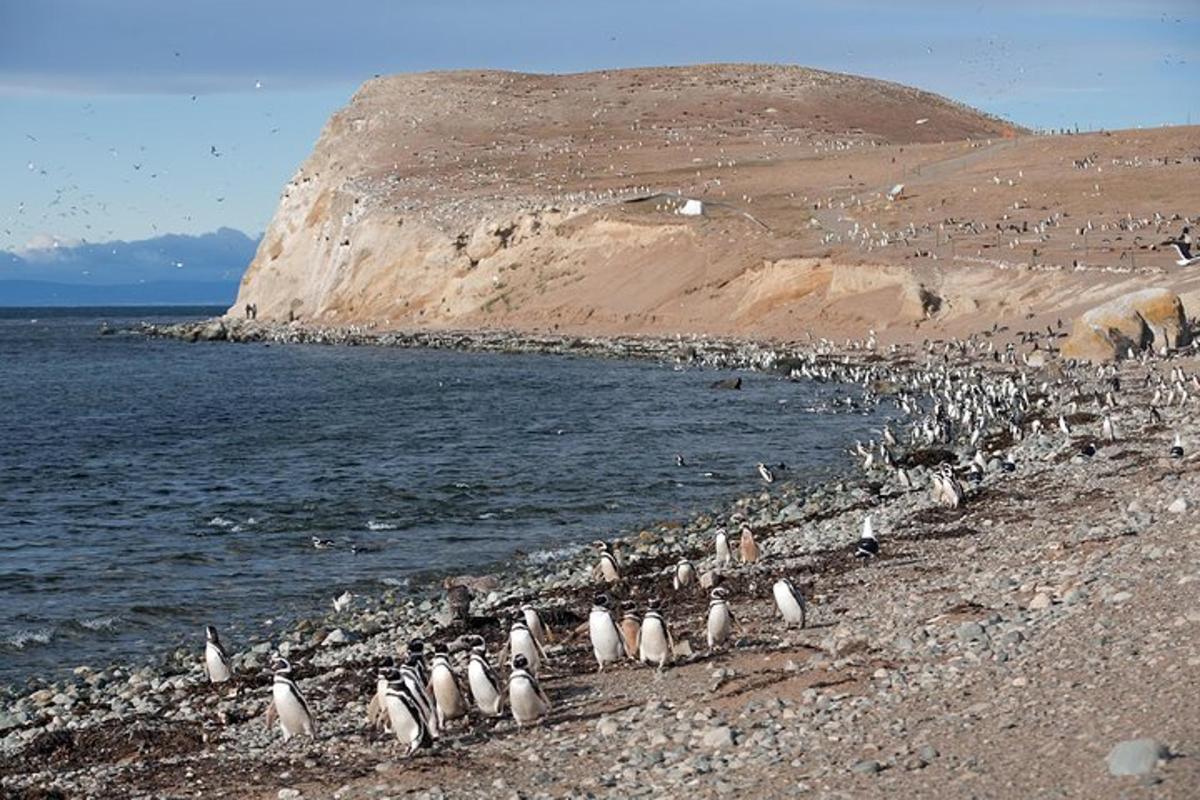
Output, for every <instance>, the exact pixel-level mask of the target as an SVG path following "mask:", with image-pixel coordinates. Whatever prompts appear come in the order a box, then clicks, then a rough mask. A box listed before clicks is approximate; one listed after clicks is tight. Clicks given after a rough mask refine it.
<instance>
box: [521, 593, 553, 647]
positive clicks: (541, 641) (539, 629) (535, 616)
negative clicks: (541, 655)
mask: <svg viewBox="0 0 1200 800" xmlns="http://www.w3.org/2000/svg"><path fill="white" fill-rule="evenodd" d="M521 615H522V616H524V617H525V627H526V628H529V632H530V634H532V635H533V638H534V640H535V641H536V642H537V643H538V647H542V648H544V647H545V646H546V639H547V638H549V636H550V628H549V627H548V626H547V625H546V623H545V622H543V621H542V615H541V614H540V613H538V610H537V609H536V608H534V607H533V606H532V605H530V604H529V603H525V604H524V605H523V606H521Z"/></svg>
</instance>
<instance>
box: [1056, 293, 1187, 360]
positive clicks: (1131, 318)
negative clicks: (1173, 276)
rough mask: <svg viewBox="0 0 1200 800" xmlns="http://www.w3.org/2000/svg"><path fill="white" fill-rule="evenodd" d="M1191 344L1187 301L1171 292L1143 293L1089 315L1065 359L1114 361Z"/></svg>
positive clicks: (1070, 342)
mask: <svg viewBox="0 0 1200 800" xmlns="http://www.w3.org/2000/svg"><path fill="white" fill-rule="evenodd" d="M1188 341H1189V337H1188V327H1187V317H1186V316H1184V312H1183V301H1181V300H1180V299H1179V295H1177V294H1175V293H1174V292H1172V291H1170V290H1168V289H1142V290H1141V291H1138V292H1131V293H1129V294H1126V295H1122V296H1121V297H1118V298H1116V299H1114V300H1110V301H1108V302H1107V303H1105V304H1104V305H1101V306H1096V307H1095V308H1093V309H1091V310H1090V311H1086V312H1084V313H1083V315H1081V316H1080V317H1079V319H1077V320H1075V325H1074V327H1073V328H1072V329H1071V335H1070V336H1069V337H1067V341H1066V342H1065V343H1064V344H1063V347H1062V354H1063V356H1064V357H1065V358H1074V359H1078V360H1080V361H1113V360H1116V359H1119V358H1124V357H1125V355H1126V353H1127V352H1128V351H1129V350H1131V349H1132V350H1133V351H1134V352H1137V351H1139V350H1143V349H1145V348H1147V347H1162V346H1163V345H1164V344H1165V345H1167V346H1168V347H1179V346H1181V345H1185V344H1187V343H1188Z"/></svg>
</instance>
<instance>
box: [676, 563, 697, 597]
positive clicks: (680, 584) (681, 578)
mask: <svg viewBox="0 0 1200 800" xmlns="http://www.w3.org/2000/svg"><path fill="white" fill-rule="evenodd" d="M695 582H696V568H695V566H693V565H692V562H691V561H688V560H687V559H686V558H681V559H679V561H678V562H677V563H676V564H675V577H674V579H673V580H672V585H673V586H674V587H675V591H679V590H680V589H686V588H687V587H689V586H691V585H692V584H693V583H695Z"/></svg>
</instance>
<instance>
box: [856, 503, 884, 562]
mask: <svg viewBox="0 0 1200 800" xmlns="http://www.w3.org/2000/svg"><path fill="white" fill-rule="evenodd" d="M877 555H879V540H878V539H876V538H875V529H874V527H872V525H871V515H870V514H867V516H865V517H864V518H863V526H862V535H861V536H859V537H858V545H857V546H856V547H855V548H854V557H855V558H861V559H863V560H864V561H869V560H870V559H872V558H874V557H875V556H877Z"/></svg>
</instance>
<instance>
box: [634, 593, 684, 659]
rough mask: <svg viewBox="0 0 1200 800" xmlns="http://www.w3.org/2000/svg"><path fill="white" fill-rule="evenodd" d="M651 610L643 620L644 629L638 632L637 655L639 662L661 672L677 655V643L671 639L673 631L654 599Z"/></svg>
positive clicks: (651, 602) (650, 604)
mask: <svg viewBox="0 0 1200 800" xmlns="http://www.w3.org/2000/svg"><path fill="white" fill-rule="evenodd" d="M649 606H650V608H649V610H648V611H647V612H646V616H645V617H643V618H642V627H641V630H640V631H639V632H638V643H637V653H638V656H637V657H638V661H641V662H642V663H643V664H653V665H655V666H656V667H658V669H659V671H660V672H661V671H662V669H663V668H664V667H666V666H667V665H668V664H670V663H671V659H672V658H673V656H674V654H675V642H674V641H673V640H672V639H671V629H670V628H668V627H667V623H666V620H664V619H663V618H662V614H661V613H660V612H659V610H658V609H659V602H658V600H657V598H656V599H653V600H651V601H650V603H649Z"/></svg>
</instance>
